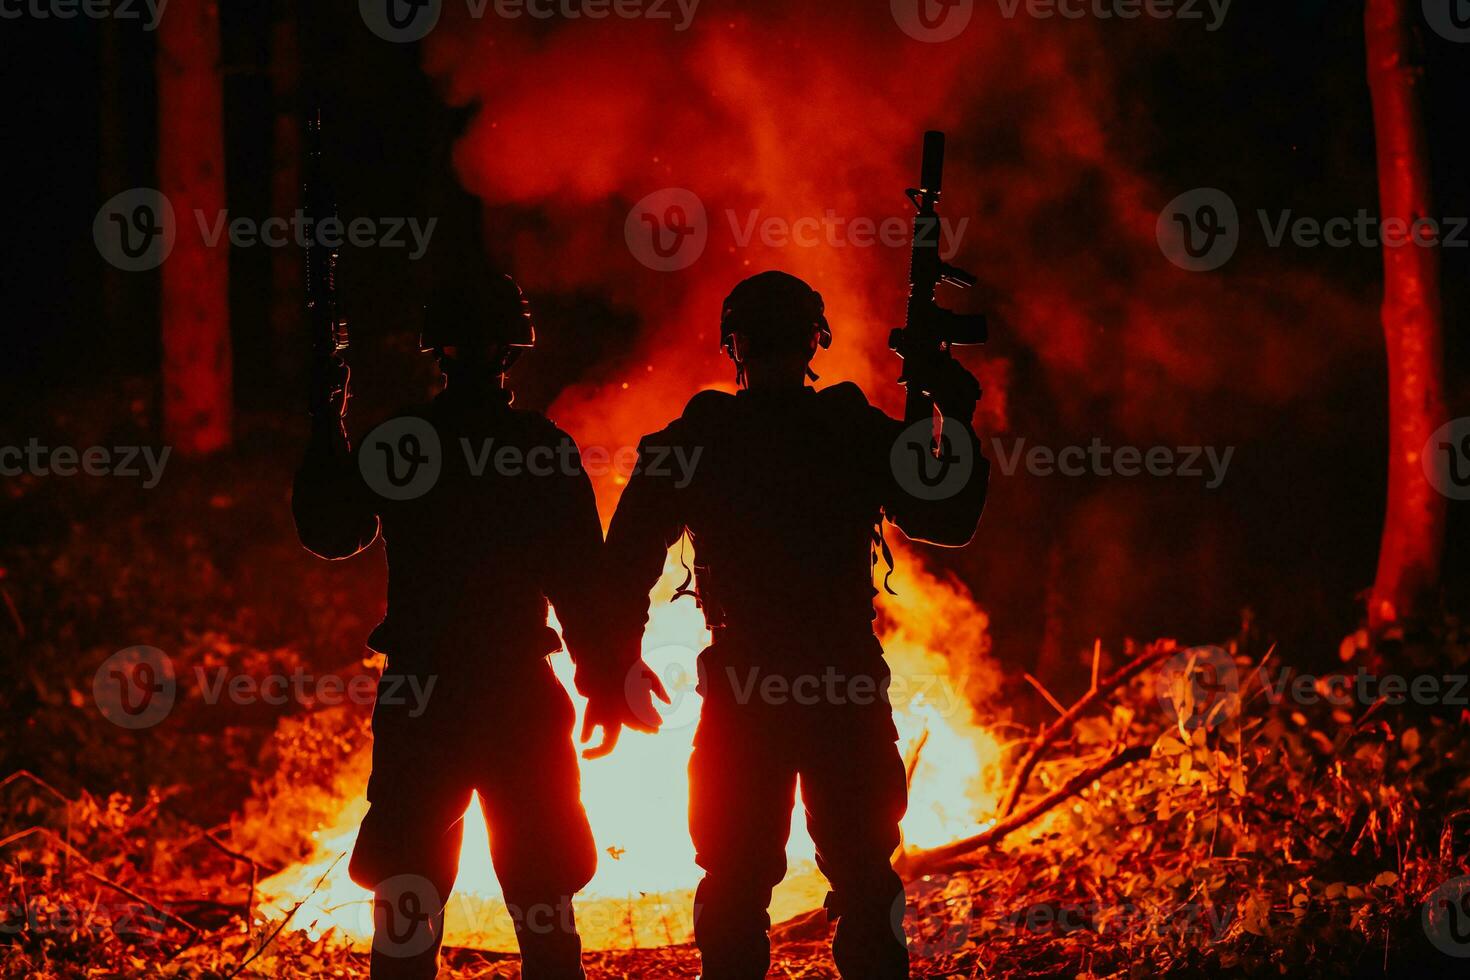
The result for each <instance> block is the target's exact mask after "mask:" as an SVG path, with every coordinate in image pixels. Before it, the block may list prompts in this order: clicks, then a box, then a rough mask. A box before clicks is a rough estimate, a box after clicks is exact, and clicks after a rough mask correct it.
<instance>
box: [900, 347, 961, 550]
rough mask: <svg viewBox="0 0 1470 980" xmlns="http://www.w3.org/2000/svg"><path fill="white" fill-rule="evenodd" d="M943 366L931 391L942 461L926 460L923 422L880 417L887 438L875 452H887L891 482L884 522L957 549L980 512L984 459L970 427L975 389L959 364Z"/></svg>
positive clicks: (926, 422)
mask: <svg viewBox="0 0 1470 980" xmlns="http://www.w3.org/2000/svg"><path fill="white" fill-rule="evenodd" d="M947 363H948V365H949V368H948V369H947V370H946V371H945V372H944V376H943V378H942V385H941V386H939V388H938V390H936V391H935V392H934V402H935V404H936V405H938V406H939V408H940V411H941V412H942V413H943V415H944V444H943V446H942V447H941V448H942V456H943V458H942V459H940V460H934V459H928V458H926V452H927V450H926V446H927V440H928V438H929V435H928V433H929V431H930V426H931V423H930V421H929V420H928V419H923V418H921V419H918V420H908V421H905V422H894V421H893V420H892V419H889V418H888V417H887V416H882V419H883V431H884V432H885V433H886V434H887V435H886V439H885V442H886V445H885V446H884V447H883V448H881V449H880V450H879V451H880V452H883V451H886V452H887V453H888V459H889V465H890V469H891V473H892V478H893V481H892V484H891V485H890V487H889V491H888V493H887V500H885V502H884V508H883V510H884V514H885V515H886V516H887V518H888V520H889V521H891V522H892V523H893V524H895V525H896V526H897V527H898V529H899V530H901V531H903V533H904V534H905V535H907V536H908V537H910V538H912V539H914V540H916V541H924V542H927V543H929V544H937V545H943V546H945V547H951V548H959V547H963V546H964V545H967V544H969V543H970V540H971V539H972V538H973V537H974V536H975V529H976V527H977V526H978V525H979V523H980V514H981V512H982V511H984V509H985V498H986V495H987V493H988V492H989V488H990V461H989V460H987V459H986V458H985V456H984V455H983V454H982V453H981V451H980V437H979V436H978V435H977V434H976V432H975V428H974V424H973V418H974V415H975V406H976V403H977V402H978V401H979V398H980V386H979V384H978V383H977V382H976V381H975V378H974V376H973V375H971V374H970V373H969V372H968V371H966V370H965V369H964V368H963V367H962V366H961V365H960V364H959V363H957V362H955V361H949V362H947ZM874 411H875V412H876V409H875V410H874ZM879 414H880V415H881V413H879Z"/></svg>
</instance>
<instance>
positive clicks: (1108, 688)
mask: <svg viewBox="0 0 1470 980" xmlns="http://www.w3.org/2000/svg"><path fill="white" fill-rule="evenodd" d="M1175 649H1176V648H1175V647H1173V646H1172V645H1169V644H1163V643H1160V644H1157V645H1155V646H1152V647H1150V648H1149V649H1147V650H1145V651H1144V652H1143V653H1141V654H1139V655H1138V656H1136V657H1134V658H1133V659H1132V660H1130V661H1129V662H1128V663H1126V664H1124V665H1123V666H1122V667H1119V668H1118V669H1117V670H1115V671H1114V672H1113V673H1112V674H1110V675H1109V676H1108V677H1106V678H1105V679H1103V680H1102V681H1101V682H1099V683H1098V684H1097V686H1096V687H1094V688H1093V689H1092V690H1090V691H1088V692H1087V693H1086V694H1084V695H1083V696H1082V697H1081V698H1079V699H1078V701H1077V703H1076V704H1074V705H1072V707H1070V708H1068V709H1067V710H1065V711H1063V712H1062V716H1061V717H1060V718H1058V719H1057V720H1055V721H1053V722H1052V723H1051V724H1050V725H1048V726H1047V727H1045V728H1043V729H1042V730H1041V731H1039V732H1037V733H1036V737H1035V738H1034V739H1032V740H1031V749H1030V750H1029V751H1028V752H1027V753H1026V756H1025V758H1023V759H1022V760H1021V764H1020V765H1019V766H1018V767H1017V768H1016V774H1015V776H1014V777H1013V778H1012V779H1011V785H1010V787H1009V788H1008V789H1007V790H1006V795H1005V798H1004V799H1003V800H1002V801H1001V805H1000V810H999V813H1000V816H1001V817H1002V818H1004V817H1008V816H1010V815H1011V814H1012V813H1013V812H1015V809H1016V804H1017V803H1018V802H1020V799H1021V794H1022V793H1023V792H1024V791H1025V789H1026V783H1027V781H1029V780H1030V778H1031V773H1032V772H1033V771H1035V769H1036V765H1037V763H1039V762H1040V761H1041V758H1042V756H1043V755H1045V754H1046V751H1047V749H1049V748H1050V747H1051V745H1052V743H1053V742H1055V741H1056V740H1057V737H1058V736H1060V735H1061V734H1062V732H1064V731H1066V730H1067V729H1068V728H1070V727H1072V725H1073V724H1074V723H1075V722H1076V721H1077V719H1078V718H1080V717H1082V714H1083V712H1085V711H1086V710H1087V709H1088V708H1090V707H1092V706H1093V705H1094V704H1096V703H1097V702H1098V701H1100V700H1102V699H1103V698H1105V697H1107V696H1108V695H1109V694H1111V693H1113V691H1115V690H1117V689H1118V688H1119V687H1121V686H1123V685H1124V684H1125V683H1127V682H1128V681H1130V680H1132V679H1133V678H1134V677H1136V676H1138V675H1139V674H1141V673H1143V671H1145V670H1146V669H1148V668H1149V667H1152V666H1153V665H1154V664H1156V663H1158V662H1159V661H1160V660H1163V659H1164V658H1165V657H1167V656H1169V655H1170V654H1172V653H1174V652H1175ZM1028 679H1029V677H1028Z"/></svg>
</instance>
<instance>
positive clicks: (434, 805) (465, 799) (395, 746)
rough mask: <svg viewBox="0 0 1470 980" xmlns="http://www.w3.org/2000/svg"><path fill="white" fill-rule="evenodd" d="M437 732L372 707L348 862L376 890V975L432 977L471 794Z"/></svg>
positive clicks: (409, 979)
mask: <svg viewBox="0 0 1470 980" xmlns="http://www.w3.org/2000/svg"><path fill="white" fill-rule="evenodd" d="M443 737H444V736H443V734H442V733H441V731H440V727H439V726H438V724H437V723H436V722H434V720H433V719H432V718H429V717H427V716H426V717H424V718H411V717H409V715H408V709H407V707H406V706H404V705H391V704H379V705H378V706H377V708H375V709H374V711H373V750H372V751H373V772H372V777H371V778H370V779H369V780H368V801H369V807H368V812H367V815H366V816H365V817H364V818H363V822H362V827H361V828H360V829H359V830H358V834H357V843H356V845H355V846H354V847H353V850H352V858H351V860H350V861H349V863H348V873H349V874H350V875H351V877H352V880H353V881H355V882H356V883H357V884H359V885H361V886H362V887H364V888H367V889H369V890H370V891H372V892H373V893H374V899H373V949H372V955H371V972H372V977H373V980H433V977H434V975H435V973H436V972H437V970H438V960H439V947H440V945H441V943H442V942H443V940H444V906H445V904H446V903H447V902H448V900H449V893H450V891H451V889H452V888H453V887H454V878H455V874H456V872H457V871H458V865H459V845H460V841H461V838H462V837H463V833H464V820H463V817H464V811H465V807H467V806H468V805H469V802H470V793H471V785H470V777H469V775H468V774H467V773H465V772H464V771H463V770H462V767H461V766H458V765H453V764H451V763H450V762H449V761H447V760H450V759H452V758H454V757H453V756H451V755H449V754H446V753H445V752H444V751H443V747H442V740H443Z"/></svg>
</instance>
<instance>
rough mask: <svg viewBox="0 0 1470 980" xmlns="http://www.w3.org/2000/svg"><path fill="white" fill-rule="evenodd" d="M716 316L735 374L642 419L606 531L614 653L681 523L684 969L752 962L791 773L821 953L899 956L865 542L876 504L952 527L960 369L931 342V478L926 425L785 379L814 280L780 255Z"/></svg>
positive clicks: (893, 769)
mask: <svg viewBox="0 0 1470 980" xmlns="http://www.w3.org/2000/svg"><path fill="white" fill-rule="evenodd" d="M720 335H721V345H722V347H723V348H724V350H725V351H726V352H727V353H728V355H729V356H730V358H731V359H732V360H733V361H734V363H735V367H736V374H737V378H738V384H739V386H740V389H741V390H740V391H739V392H738V393H737V394H735V395H729V394H726V393H723V392H718V391H703V392H700V393H699V394H697V395H695V396H694V398H693V399H692V400H691V401H690V402H689V404H688V406H687V407H686V408H685V410H684V412H683V414H682V415H681V416H680V417H679V418H678V419H675V420H674V421H673V422H672V423H671V424H670V425H669V426H668V427H667V428H665V429H664V430H662V431H661V432H658V433H656V434H654V435H650V436H648V437H646V438H645V439H644V440H643V443H642V444H641V445H640V451H641V456H640V459H641V460H642V461H649V465H648V466H646V467H643V466H642V463H640V469H639V470H638V471H637V472H635V474H634V475H633V476H632V478H631V479H630V480H629V483H628V485H627V487H626V488H625V489H624V491H623V495H622V498H621V500H620V501H619V503H618V507H617V511H616V514H615V515H614V517H613V521H612V524H611V526H610V528H609V531H608V540H607V562H608V564H607V568H608V571H609V577H608V586H607V591H608V592H609V609H610V613H609V620H610V624H611V625H612V628H613V633H614V637H615V640H616V642H617V644H618V645H619V647H620V648H621V649H622V651H623V654H622V657H623V659H624V660H628V658H631V657H632V656H633V654H634V652H635V651H637V650H638V648H639V647H638V645H639V637H640V634H641V633H642V631H643V628H644V626H645V624H646V621H647V612H648V593H649V590H650V588H651V587H652V586H653V584H654V583H655V582H656V580H657V578H658V576H659V572H660V570H661V568H662V567H663V562H664V556H665V554H666V552H667V549H668V548H669V547H671V546H672V545H673V544H674V543H675V542H676V541H678V539H679V538H680V536H681V535H682V534H683V533H685V532H686V531H687V532H688V534H689V536H690V538H691V540H692V541H693V544H694V552H695V558H694V568H693V575H694V576H695V579H696V582H697V586H696V588H697V596H698V601H699V603H700V606H701V607H702V609H703V611H704V615H705V618H706V621H707V623H708V625H709V627H710V630H711V635H712V642H711V644H710V646H709V647H708V648H706V649H705V650H704V651H703V653H701V655H700V660H699V663H700V670H699V673H700V691H701V693H702V694H703V697H704V703H703V707H702V711H701V717H700V721H699V727H698V729H697V732H696V735H695V745H694V752H693V754H692V756H691V758H690V761H689V781H690V802H689V824H690V832H691V835H692V837H693V840H694V845H695V850H696V854H697V860H698V862H699V865H700V867H701V868H703V869H704V872H705V874H704V878H703V880H702V881H701V883H700V885H699V889H698V892H697V894H696V897H695V906H696V909H695V911H696V914H695V941H696V943H697V945H698V947H699V950H700V954H701V957H702V960H703V967H704V972H703V976H704V978H705V980H747V978H748V980H756V978H760V977H764V976H765V975H766V971H767V969H768V966H769V962H770V941H769V935H768V931H769V928H770V918H769V914H768V906H769V904H770V899H771V890H772V888H773V887H774V886H775V885H776V884H777V883H779V882H780V880H781V878H782V877H783V875H784V874H785V869H786V841H787V836H788V832H789V828H790V823H791V811H792V808H793V806H794V803H795V794H796V789H797V785H798V782H799V783H800V787H801V795H802V799H803V800H804V802H805V809H806V822H807V827H808V830H809V831H810V833H811V836H812V840H813V841H814V842H815V843H816V847H817V864H818V867H819V868H820V869H821V871H822V873H823V874H824V875H825V876H826V877H827V879H828V881H829V882H830V884H831V886H832V891H831V893H830V894H829V896H828V899H827V903H826V904H827V909H828V913H829V917H831V918H835V919H836V921H837V929H836V934H835V937H834V940H833V956H834V959H835V960H836V963H837V967H838V970H839V971H840V973H841V975H842V976H843V977H846V978H857V977H861V978H876V980H887V978H892V977H906V976H908V951H907V947H906V943H905V939H904V934H903V925H902V917H903V907H904V896H903V885H902V882H901V881H900V880H899V877H898V875H897V874H896V873H895V872H894V871H893V868H892V864H891V859H892V855H893V853H894V851H895V849H896V848H897V846H898V844H899V826H898V824H899V819H900V818H901V817H902V816H903V813H904V810H905V808H906V806H907V792H908V787H907V779H906V773H905V769H904V763H903V759H902V758H901V756H900V753H899V751H898V747H897V744H896V740H897V731H896V729H895V727H894V723H893V714H892V709H891V706H890V705H889V703H888V701H887V698H886V694H887V688H888V684H889V680H890V674H889V671H888V668H887V666H886V664H885V663H884V660H883V650H882V648H881V646H880V644H879V642H878V639H877V637H876V636H875V635H874V630H873V619H874V615H875V613H874V609H873V598H874V596H875V595H876V589H875V588H874V585H873V570H874V566H875V564H876V553H875V552H877V551H881V552H883V553H884V554H885V555H886V553H887V548H886V546H885V545H884V544H883V540H882V527H883V521H884V519H885V518H886V519H887V520H888V521H891V522H892V523H894V524H895V525H897V526H898V527H899V528H900V529H901V530H902V531H903V532H904V533H905V534H906V535H907V536H908V537H910V538H915V539H919V540H923V541H929V542H932V543H936V544H943V545H950V546H959V545H963V544H965V543H967V542H968V541H969V540H970V538H971V537H972V536H973V534H974V532H975V527H976V525H977V523H978V521H979V518H980V512H981V509H982V508H983V506H984V502H985V494H986V486H987V480H988V475H989V465H988V463H987V462H986V461H985V460H984V459H983V458H982V457H979V455H978V453H977V452H975V448H976V447H978V444H979V443H978V440H977V439H976V438H975V434H974V431H973V430H972V429H971V417H972V416H973V414H974V410H975V406H976V403H977V401H978V399H979V396H980V388H979V385H978V384H977V383H976V381H975V379H974V377H973V376H971V375H970V374H969V372H967V371H965V370H964V368H963V367H961V366H960V365H959V364H958V363H955V362H953V361H949V362H948V364H949V367H948V368H946V369H945V373H944V374H943V375H942V376H941V377H940V378H938V379H937V380H936V383H935V384H934V385H933V387H934V390H933V392H932V394H933V397H934V401H935V403H936V404H937V405H938V406H939V408H940V409H941V411H942V412H943V414H944V415H945V416H946V417H947V420H948V421H947V426H946V431H947V432H948V433H949V442H948V446H949V447H950V448H949V452H948V456H950V457H954V456H958V455H961V453H959V451H958V450H959V449H964V448H968V451H969V456H968V457H967V458H968V459H969V461H970V465H971V467H972V468H971V470H970V472H969V476H968V478H967V479H964V480H962V481H959V484H958V485H956V486H954V487H950V488H949V489H947V490H946V489H944V488H943V487H942V486H940V485H939V481H935V480H933V479H931V478H932V477H933V475H934V474H933V473H931V472H929V470H928V469H926V467H928V466H929V465H930V463H932V462H934V461H933V460H932V456H931V457H930V458H929V459H927V460H926V459H925V458H923V457H925V456H926V453H925V452H924V451H919V452H915V453H912V454H910V453H909V452H908V450H910V449H913V448H914V446H920V445H922V446H925V447H927V445H928V434H929V428H928V427H929V426H930V425H931V423H932V419H924V420H908V421H907V422H898V421H896V420H894V419H892V418H889V417H888V416H887V415H885V414H884V413H883V412H881V411H879V410H878V409H877V408H874V407H872V406H871V405H869V404H868V402H867V400H866V398H865V397H864V396H863V393H862V391H861V390H860V389H859V388H858V387H857V386H856V385H854V384H851V383H844V384H838V385H834V386H831V387H827V388H824V389H822V390H820V391H818V390H815V389H814V388H812V387H810V386H808V385H807V384H806V380H807V379H808V378H811V379H812V380H816V375H815V374H813V373H812V372H811V368H810V363H811V360H812V358H813V356H814V355H815V353H816V351H817V348H818V347H819V346H820V347H826V346H828V345H829V344H830V342H831V332H830V329H829V327H828V324H827V320H826V317H825V315H824V307H823V303H822V299H821V296H820V295H819V294H818V293H817V292H816V291H815V290H813V289H812V288H811V287H810V286H808V285H807V284H806V283H804V282H802V281H801V280H800V279H797V278H795V277H794V276H790V275H787V274H786V273H783V272H765V273H762V274H760V275H757V276H753V277H751V278H749V279H746V280H745V281H743V282H741V283H740V284H739V285H738V286H736V287H735V289H734V291H733V292H731V293H730V295H729V297H728V298H727V299H726V300H725V303H724V309H723V313H722V317H721V328H720ZM916 431H918V432H921V433H922V434H923V435H922V438H919V439H917V440H914V439H913V435H912V434H913V433H914V432H916ZM906 433H907V434H908V436H907V438H908V440H909V441H913V442H914V446H909V445H906V444H905V438H906V436H905V434H906ZM966 440H968V447H966V445H965V443H966ZM675 447H685V448H686V453H687V456H686V458H693V451H694V450H695V449H699V450H700V453H701V454H700V456H699V457H698V459H699V463H698V465H697V467H696V468H695V470H694V474H693V476H692V478H689V479H687V480H685V481H682V482H681V481H678V480H676V479H674V478H672V477H670V476H668V475H667V474H666V473H664V472H662V471H660V470H659V469H658V468H656V467H655V466H654V465H652V463H651V461H652V460H653V459H655V458H661V457H666V455H667V452H668V451H669V450H670V449H672V448H675ZM906 461H907V462H906ZM905 466H907V467H909V469H908V470H906V469H905ZM936 487H937V490H938V492H936ZM686 584H687V583H686Z"/></svg>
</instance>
